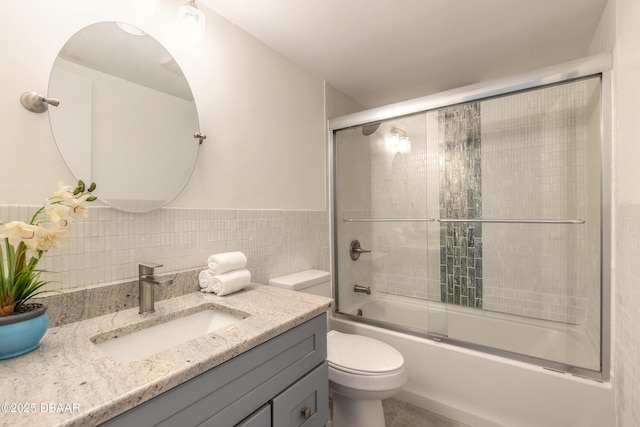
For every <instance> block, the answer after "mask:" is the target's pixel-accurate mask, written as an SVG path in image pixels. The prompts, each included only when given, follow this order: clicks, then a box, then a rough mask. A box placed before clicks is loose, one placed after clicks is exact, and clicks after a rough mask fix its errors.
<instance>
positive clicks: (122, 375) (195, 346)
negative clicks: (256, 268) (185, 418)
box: [0, 284, 332, 427]
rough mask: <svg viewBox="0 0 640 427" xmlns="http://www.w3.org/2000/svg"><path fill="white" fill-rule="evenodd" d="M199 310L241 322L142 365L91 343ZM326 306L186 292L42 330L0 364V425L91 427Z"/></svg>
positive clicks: (310, 300)
mask: <svg viewBox="0 0 640 427" xmlns="http://www.w3.org/2000/svg"><path fill="white" fill-rule="evenodd" d="M203 304H207V305H213V306H215V308H216V309H219V310H221V311H225V312H228V313H231V314H236V315H239V316H242V317H246V318H245V319H244V320H242V321H240V322H238V323H235V324H232V325H229V326H226V327H224V328H222V329H219V330H216V331H214V332H212V333H210V334H207V335H203V336H200V337H198V338H196V339H194V340H191V341H188V342H186V343H184V344H179V345H176V346H174V347H172V348H170V349H168V350H164V351H161V352H159V353H156V354H154V355H152V356H149V357H147V358H145V359H141V360H138V361H134V362H131V363H126V364H125V363H119V362H117V361H115V360H113V359H111V358H110V357H109V356H107V355H106V354H105V353H103V352H102V350H100V349H99V348H98V347H96V346H95V345H94V344H93V343H92V341H91V339H92V338H94V337H96V336H104V335H105V334H108V333H109V331H113V330H121V328H125V329H130V330H135V329H137V326H138V327H139V326H140V324H141V323H145V322H153V320H154V319H159V318H163V319H165V318H167V317H177V316H179V315H180V313H183V312H184V311H185V310H189V309H192V308H193V307H195V306H200V305H203ZM331 304H332V300H331V299H329V298H324V297H320V296H316V295H310V294H304V293H300V292H292V291H287V290H284V289H279V288H274V287H271V286H265V285H256V284H253V285H251V286H249V287H247V288H245V289H244V290H242V291H240V292H237V293H235V294H231V295H226V296H222V297H219V296H216V295H213V294H203V293H201V292H193V293H189V294H186V295H183V296H179V297H175V298H171V299H167V300H164V301H158V302H156V304H155V307H156V312H155V313H153V314H149V315H144V316H143V315H140V314H138V308H137V307H136V308H131V309H127V310H123V311H118V312H115V313H111V314H106V315H103V316H99V317H94V318H91V319H87V320H83V321H79V322H75V323H70V324H67V325H62V326H58V327H54V328H50V329H49V330H48V331H47V334H46V335H45V337H44V338H43V340H42V341H41V343H40V347H39V348H38V349H36V350H34V351H32V352H31V353H28V354H25V355H23V356H20V357H17V358H14V359H9V360H3V361H0V381H1V382H0V405H1V406H0V408H1V412H0V425H11V426H29V427H35V426H47V427H50V426H83V427H86V426H94V425H97V424H100V423H101V422H104V421H106V420H108V419H110V418H112V417H115V416H116V415H118V414H120V413H122V412H125V411H127V410H128V409H131V408H133V407H134V406H136V405H139V404H141V403H143V402H145V401H147V400H149V399H151V398H153V397H155V396H157V395H159V394H160V393H162V392H165V391H167V390H169V389H170V388H172V387H175V386H177V385H178V384H181V383H183V382H185V381H187V380H189V379H191V378H193V377H195V376H197V375H199V374H201V373H203V372H205V371H207V370H209V369H211V368H213V367H215V366H217V365H220V364H221V363H223V362H225V361H227V360H229V359H231V358H233V357H235V356H237V355H239V354H241V353H243V352H245V351H247V350H249V349H251V348H253V347H255V346H257V345H259V344H262V343H263V342H265V341H267V340H269V339H271V338H273V337H275V336H277V335H279V334H282V333H283V332H286V331H288V330H289V329H292V328H294V327H296V326H298V325H300V324H302V323H304V322H305V321H307V320H309V319H311V318H313V317H315V316H317V315H319V314H321V313H323V312H324V311H325V310H327V309H328V308H329V307H330V306H331Z"/></svg>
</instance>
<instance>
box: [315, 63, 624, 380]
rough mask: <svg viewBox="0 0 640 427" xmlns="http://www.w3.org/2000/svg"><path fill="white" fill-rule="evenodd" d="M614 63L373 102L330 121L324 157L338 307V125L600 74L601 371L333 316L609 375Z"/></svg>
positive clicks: (563, 369) (555, 367)
mask: <svg viewBox="0 0 640 427" xmlns="http://www.w3.org/2000/svg"><path fill="white" fill-rule="evenodd" d="M612 66H613V56H612V54H610V53H603V54H599V55H595V56H591V57H587V58H583V59H578V60H574V61H569V62H565V63H562V64H558V65H554V66H551V67H545V68H542V69H539V70H534V71H531V72H528V73H523V74H520V75H517V76H513V77H509V78H504V79H498V80H493V81H490V82H486V83H478V84H473V85H469V86H464V87H461V88H457V89H453V90H449V91H445V92H441V93H437V94H433V95H428V96H424V97H420V98H415V99H411V100H407V101H403V102H398V103H395V104H390V105H387V106H382V107H377V108H373V109H369V110H364V111H361V112H357V113H353V114H348V115H344V116H340V117H336V118H332V119H329V120H328V123H327V126H328V132H327V134H328V139H329V141H328V150H329V152H328V158H329V191H330V195H329V209H330V212H331V215H330V227H331V265H332V267H333V268H332V279H333V286H334V294H333V295H334V298H335V299H336V305H335V306H336V307H339V306H340V301H339V293H338V283H337V277H336V275H337V271H338V264H337V263H338V261H337V259H336V253H337V248H336V242H337V225H336V224H337V221H339V218H337V217H336V215H337V213H336V211H335V206H336V187H335V186H336V182H335V181H336V180H335V172H336V164H335V161H336V159H335V153H334V151H335V135H336V132H337V131H339V130H342V129H347V128H351V127H357V126H363V125H367V124H372V123H375V122H379V121H381V120H386V119H392V118H398V117H402V116H407V115H410V114H415V113H420V112H425V111H428V110H434V109H437V108H442V107H447V106H451V105H455V104H461V103H466V102H470V101H479V100H483V99H487V98H492V97H496V96H501V95H508V94H513V93H517V92H520V91H525V90H528V89H534V88H537V87H542V86H547V85H551V84H558V83H563V82H569V81H572V80H577V79H582V78H587V77H593V76H600V79H601V110H600V140H601V148H600V151H601V158H600V162H601V195H600V197H601V208H600V209H601V226H600V239H601V254H600V256H601V265H600V283H601V288H600V291H601V298H600V331H601V332H600V370H599V371H595V370H591V369H586V368H581V367H577V366H573V365H569V364H565V363H561V362H555V361H551V360H546V359H540V358H536V357H533V356H527V355H524V354H519V353H513V352H509V351H505V350H500V349H496V348H493V347H487V346H483V345H479V344H474V343H469V342H465V341H460V340H456V339H452V338H449V337H444V336H440V335H437V334H430V333H429V332H424V331H416V330H413V329H412V328H409V327H401V326H397V325H390V324H386V323H384V322H379V321H375V320H370V319H366V318H363V317H359V316H355V315H350V314H345V313H340V312H338V311H337V310H336V311H335V313H334V315H335V316H336V317H338V318H345V319H348V320H350V321H355V322H361V323H367V324H371V325H373V326H378V327H382V328H385V329H390V330H395V331H398V332H404V333H407V334H410V335H418V336H421V337H424V338H428V339H432V340H434V341H439V342H444V343H448V344H453V345H456V346H460V347H463V348H468V349H472V350H477V351H482V352H484V353H488V354H491V355H494V356H501V357H506V358H509V359H512V360H517V361H520V362H525V363H529V364H532V365H537V366H540V367H542V368H544V369H549V370H552V371H557V372H560V373H567V374H572V375H575V376H579V377H583V378H590V379H593V380H597V381H600V382H608V381H609V380H610V369H611V247H612V246H611V245H612V242H611V239H612V237H611V236H612V230H611V226H612V222H611V216H612V212H611V208H612V200H611V198H612V188H611V186H612V175H611V171H612V168H611V162H612V158H613V156H612V78H611V72H612V71H611V70H612Z"/></svg>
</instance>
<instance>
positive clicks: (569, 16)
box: [199, 0, 607, 108]
mask: <svg viewBox="0 0 640 427" xmlns="http://www.w3.org/2000/svg"><path fill="white" fill-rule="evenodd" d="M199 3H200V4H201V5H204V6H206V7H209V8H210V9H212V10H213V11H215V12H217V13H218V14H220V15H222V16H223V17H225V18H226V19H228V20H229V21H231V22H233V23H234V24H236V25H237V26H239V27H240V28H242V29H244V30H245V31H246V32H248V33H249V34H251V35H253V36H254V37H256V38H257V39H259V40H261V41H262V42H263V43H265V44H266V45H268V46H270V47H271V48H273V49H274V50H276V51H278V52H280V53H281V54H282V55H283V56H285V57H287V58H289V59H290V60H292V61H294V62H296V63H298V64H300V65H302V66H304V67H305V68H307V69H309V70H310V71H312V72H314V73H315V74H317V75H318V76H319V77H320V78H323V79H325V80H326V81H327V82H328V83H329V84H331V85H332V86H333V87H335V88H336V89H338V90H340V91H341V92H343V93H344V94H346V95H348V96H350V97H351V98H353V99H354V100H356V101H358V102H360V103H361V104H363V105H364V106H366V107H368V108H371V107H376V106H380V105H386V104H389V103H392V102H397V101H402V100H406V99H411V98H416V97H419V96H423V95H428V94H431V93H436V92H440V91H443V90H447V89H452V88H456V87H460V86H464V85H467V84H471V83H477V82H480V81H485V80H489V79H495V78H499V77H503V76H508V75H513V74H515V73H519V72H524V71H529V70H532V69H536V68H541V67H544V66H547V65H552V64H556V63H559V62H564V61H568V60H571V59H575V58H579V57H582V56H586V54H587V50H588V47H589V43H590V41H591V38H592V36H593V34H594V32H595V30H596V27H597V25H598V22H599V19H600V15H601V14H602V11H603V10H604V7H605V5H606V3H607V0H533V1H532V0H268V1H267V0H199Z"/></svg>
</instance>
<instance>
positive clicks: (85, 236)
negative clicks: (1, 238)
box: [0, 205, 329, 289]
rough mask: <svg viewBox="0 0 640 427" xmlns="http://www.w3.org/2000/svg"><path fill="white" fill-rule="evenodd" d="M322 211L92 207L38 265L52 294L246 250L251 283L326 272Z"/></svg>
mask: <svg viewBox="0 0 640 427" xmlns="http://www.w3.org/2000/svg"><path fill="white" fill-rule="evenodd" d="M36 209H37V207H36V206H16V205H0V218H1V219H2V220H3V221H12V220H21V221H24V220H26V219H28V218H30V216H31V215H32V214H33V213H34V212H35V211H36ZM328 229H329V222H328V214H327V212H326V211H312V210H234V209H184V208H162V209H159V210H156V211H153V212H149V213H143V214H141V213H136V214H134V213H126V212H121V211H117V210H115V209H112V208H109V207H90V208H89V218H88V219H85V220H83V221H80V222H76V223H73V224H71V226H70V233H71V240H70V244H69V247H68V248H66V249H53V250H51V251H49V252H48V253H46V254H45V255H44V256H43V258H42V261H41V262H40V264H39V266H40V267H41V268H42V269H44V270H47V271H50V272H52V273H47V274H45V275H44V276H43V277H44V278H45V279H47V280H52V281H55V282H56V283H53V284H51V285H48V286H49V287H51V288H54V289H74V288H84V287H90V286H98V285H105V284H109V283H117V282H122V281H127V280H131V279H134V278H136V277H137V275H138V263H139V262H143V261H155V262H159V263H161V264H163V265H164V267H162V268H161V269H160V270H159V271H160V272H175V271H182V270H187V269H195V268H204V266H206V262H207V257H208V256H209V255H210V254H214V253H219V252H225V251H236V250H238V251H243V252H244V253H245V254H246V255H247V258H248V265H247V267H248V269H249V270H250V271H251V273H252V279H253V281H254V282H256V283H266V282H267V281H268V279H270V278H271V277H276V276H279V275H283V274H288V273H292V272H295V271H299V270H304V269H308V268H316V269H324V270H327V271H328V269H329V233H328V232H327V231H328Z"/></svg>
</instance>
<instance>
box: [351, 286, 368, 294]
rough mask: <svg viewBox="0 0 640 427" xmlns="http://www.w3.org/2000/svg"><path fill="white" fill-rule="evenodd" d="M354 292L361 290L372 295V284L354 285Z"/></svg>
mask: <svg viewBox="0 0 640 427" xmlns="http://www.w3.org/2000/svg"><path fill="white" fill-rule="evenodd" d="M353 292H361V293H363V294H367V295H371V286H360V285H353Z"/></svg>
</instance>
